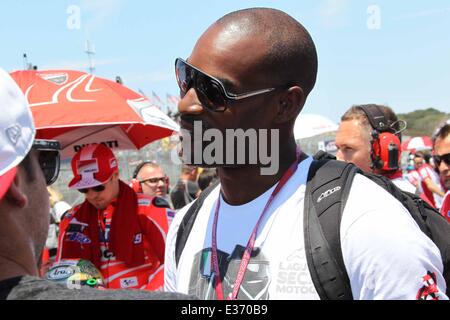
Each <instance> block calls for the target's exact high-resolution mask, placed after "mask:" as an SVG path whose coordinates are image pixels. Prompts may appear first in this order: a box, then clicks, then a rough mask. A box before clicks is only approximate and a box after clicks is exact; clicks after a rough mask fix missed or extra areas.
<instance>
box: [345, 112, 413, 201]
mask: <svg viewBox="0 0 450 320" xmlns="http://www.w3.org/2000/svg"><path fill="white" fill-rule="evenodd" d="M401 127H402V126H401V122H400V121H399V120H398V118H397V115H396V114H395V113H394V111H393V110H392V109H391V108H389V107H387V106H382V105H376V104H367V105H358V106H353V107H351V108H350V109H348V110H347V111H346V112H345V113H344V115H343V116H342V118H341V123H340V124H339V129H338V131H337V134H336V146H337V148H338V152H337V154H336V157H337V159H338V160H343V161H346V162H352V163H354V164H355V165H356V166H358V167H359V168H360V169H361V170H363V171H365V172H373V173H376V174H381V175H383V176H385V177H387V178H389V179H390V180H392V182H393V183H394V184H395V185H396V186H397V187H399V188H400V189H402V190H403V191H408V192H411V193H415V192H416V187H415V186H414V185H413V184H412V183H411V182H409V181H408V179H406V178H404V177H403V174H402V170H401V167H400V155H401V152H402V150H401V132H400V131H401V129H404V128H401Z"/></svg>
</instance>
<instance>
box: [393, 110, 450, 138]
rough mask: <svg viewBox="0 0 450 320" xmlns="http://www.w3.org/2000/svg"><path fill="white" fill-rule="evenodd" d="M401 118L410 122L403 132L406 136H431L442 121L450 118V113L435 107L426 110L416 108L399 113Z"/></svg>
mask: <svg viewBox="0 0 450 320" xmlns="http://www.w3.org/2000/svg"><path fill="white" fill-rule="evenodd" d="M397 116H398V118H399V119H400V120H404V121H406V122H407V123H408V126H407V129H406V130H405V131H404V132H403V135H404V136H411V137H415V136H429V137H431V136H432V135H433V133H434V130H435V129H436V128H437V126H439V125H440V124H441V123H442V122H444V121H446V120H448V119H450V113H445V112H442V111H439V110H436V109H433V108H428V109H425V110H416V111H413V112H409V113H399V114H397Z"/></svg>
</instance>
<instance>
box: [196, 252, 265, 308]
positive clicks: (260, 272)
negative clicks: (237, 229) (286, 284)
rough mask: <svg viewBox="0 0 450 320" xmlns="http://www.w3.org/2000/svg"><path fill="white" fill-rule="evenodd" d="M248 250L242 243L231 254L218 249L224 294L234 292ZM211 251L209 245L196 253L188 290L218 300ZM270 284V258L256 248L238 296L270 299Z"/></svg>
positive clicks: (251, 298) (208, 298)
mask: <svg viewBox="0 0 450 320" xmlns="http://www.w3.org/2000/svg"><path fill="white" fill-rule="evenodd" d="M244 251H245V247H242V246H236V247H235V248H234V250H233V253H232V254H231V255H230V254H228V253H226V252H223V251H220V250H218V251H217V256H218V260H219V270H220V277H221V279H222V290H223V295H224V297H227V296H228V295H229V294H230V293H231V292H233V286H234V282H235V281H236V277H237V273H238V270H239V266H240V264H241V259H242V256H243V254H244ZM211 252H212V250H211V248H206V249H203V250H202V251H201V252H199V253H197V254H196V255H195V257H194V263H193V267H192V270H191V277H190V281H189V292H188V293H189V294H192V295H195V296H197V297H199V298H200V299H205V300H214V299H217V296H216V291H215V280H214V270H213V266H212V264H211ZM269 284H270V266H269V261H268V260H267V259H266V258H265V257H264V255H263V254H262V252H261V250H260V248H255V249H254V250H253V251H252V255H251V259H250V262H249V264H248V266H247V270H246V272H245V276H244V280H243V281H242V284H241V287H240V289H239V293H238V296H237V298H238V299H239V300H267V299H269Z"/></svg>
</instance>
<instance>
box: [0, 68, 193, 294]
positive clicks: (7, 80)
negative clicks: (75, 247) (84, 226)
mask: <svg viewBox="0 0 450 320" xmlns="http://www.w3.org/2000/svg"><path fill="white" fill-rule="evenodd" d="M0 110H1V113H0V238H1V241H0V300H3V299H20V300H23V299H38V300H43V299H50V300H54V299H60V300H71V299H77V300H82V299H85V300H92V299H96V300H106V299H108V300H110V299H127V300H128V299H132V300H137V299H140V300H142V299H146V300H147V299H191V298H192V297H188V296H185V295H180V294H169V293H159V292H148V291H141V290H114V291H110V290H107V291H105V290H103V291H100V290H94V289H91V288H87V287H84V288H81V289H79V290H75V289H69V288H67V287H66V286H65V285H62V284H60V283H55V282H51V281H47V280H43V279H41V278H39V277H38V276H39V271H38V270H39V261H40V260H41V259H40V256H41V253H42V250H43V248H44V245H45V241H46V238H47V234H48V228H49V222H50V221H49V210H50V205H49V197H48V192H47V186H48V185H51V184H52V183H53V182H54V181H55V180H56V179H57V177H58V173H59V148H60V146H59V143H58V142H57V141H51V140H37V139H35V134H36V130H35V127H34V123H33V118H32V115H31V112H30V109H29V107H28V104H27V102H26V99H25V97H24V95H23V93H22V92H21V91H20V88H19V87H18V86H17V84H16V83H15V82H14V80H13V79H12V78H11V77H10V76H9V75H8V74H7V73H6V72H5V71H4V70H2V69H0Z"/></svg>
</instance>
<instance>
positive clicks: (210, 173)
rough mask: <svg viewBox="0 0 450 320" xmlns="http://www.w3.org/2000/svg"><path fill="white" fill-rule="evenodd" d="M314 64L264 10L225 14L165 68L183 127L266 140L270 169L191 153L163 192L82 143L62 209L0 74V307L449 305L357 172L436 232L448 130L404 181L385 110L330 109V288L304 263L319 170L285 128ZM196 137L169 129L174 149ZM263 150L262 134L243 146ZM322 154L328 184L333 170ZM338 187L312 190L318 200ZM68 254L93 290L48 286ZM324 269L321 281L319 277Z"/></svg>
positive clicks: (411, 233) (408, 234)
mask: <svg viewBox="0 0 450 320" xmlns="http://www.w3.org/2000/svg"><path fill="white" fill-rule="evenodd" d="M317 69H318V59H317V53H316V48H315V45H314V42H313V40H312V38H311V36H310V34H309V33H308V31H307V30H306V29H305V28H304V27H303V26H302V25H301V24H300V23H299V22H298V21H296V20H295V19H294V18H292V17H291V16H289V15H287V14H286V13H284V12H282V11H279V10H275V9H266V8H253V9H245V10H240V11H236V12H232V13H230V14H227V15H226V16H224V17H222V18H220V19H219V20H218V21H216V22H215V23H214V24H212V25H211V26H210V27H209V28H208V29H207V30H206V31H205V32H204V33H203V34H202V35H201V37H200V38H199V40H198V41H197V43H196V44H195V46H194V49H193V50H192V52H191V54H190V55H189V59H187V61H185V60H183V59H177V60H176V70H175V71H176V78H177V81H178V85H179V87H180V92H181V101H180V102H179V105H178V111H179V115H180V125H181V129H182V132H192V131H193V130H194V127H195V126H194V123H195V122H196V121H199V122H201V123H202V124H203V127H204V128H205V130H207V129H214V130H216V132H222V133H225V132H226V131H227V130H229V129H255V130H267V129H269V130H277V133H278V138H279V144H278V149H277V152H278V153H277V156H278V160H279V161H278V164H279V167H278V170H277V171H276V173H275V174H271V175H265V174H262V173H261V172H262V171H261V168H262V167H264V164H263V163H260V162H258V163H257V164H253V163H252V164H249V163H241V162H239V161H238V162H233V163H228V162H227V163H226V164H225V163H223V162H220V161H216V162H215V163H211V161H210V159H203V158H202V157H200V158H202V159H201V161H200V162H196V163H185V164H184V165H183V166H182V170H181V173H180V177H179V180H178V181H177V182H176V184H174V188H173V190H170V188H169V186H170V183H169V179H168V177H167V175H166V174H165V172H164V170H163V168H162V166H161V164H158V163H155V162H151V161H144V162H142V163H140V164H139V165H138V166H137V167H136V168H134V173H133V177H132V180H131V181H122V180H121V179H120V172H119V163H118V160H117V158H116V157H115V155H114V153H113V151H112V150H111V149H110V148H108V147H107V146H105V145H102V144H98V145H88V146H85V147H84V148H82V149H81V150H79V151H78V152H77V153H76V155H75V156H74V157H73V158H72V159H71V168H72V174H73V179H72V180H71V181H70V183H69V185H68V186H67V187H68V188H71V189H74V190H77V191H79V192H80V193H82V194H83V195H84V201H83V202H82V203H80V204H77V205H75V206H73V207H70V206H69V205H68V204H67V203H65V202H64V201H63V199H62V198H61V196H60V195H59V194H58V192H57V190H54V189H52V188H51V187H50V185H51V184H52V183H53V182H54V181H55V179H56V178H57V176H58V171H59V149H60V146H59V142H58V141H52V140H38V139H36V138H35V136H36V130H35V128H34V124H33V119H32V115H31V111H30V109H29V107H28V105H27V102H26V99H25V97H24V95H23V93H22V92H21V91H20V89H19V88H18V87H17V85H15V83H14V81H13V80H12V79H11V78H10V77H9V75H8V74H7V73H6V72H4V71H1V72H0V104H1V105H2V111H3V112H2V114H1V115H0V143H1V145H0V182H1V185H0V237H1V238H2V239H4V241H1V242H0V299H118V298H121V299H219V300H222V299H244V300H252V299H326V298H337V299H361V300H362V299H423V300H446V299H448V289H447V285H448V284H449V283H448V281H449V278H448V271H449V270H448V267H449V266H448V265H447V264H446V261H447V260H446V259H447V258H448V257H447V256H446V254H448V253H446V252H442V250H441V247H440V246H439V245H438V244H436V243H435V241H434V239H432V237H431V238H430V236H429V235H427V234H425V233H424V232H423V231H422V230H421V229H420V228H419V226H418V225H417V223H416V222H415V220H414V219H413V217H412V216H411V214H410V213H409V211H408V209H407V207H406V206H404V205H403V204H402V203H401V201H399V200H398V199H397V198H395V197H393V196H392V194H390V193H389V192H388V191H387V190H385V189H384V188H382V187H381V186H380V185H378V184H377V183H375V182H373V181H372V180H370V179H368V178H367V177H366V176H365V175H364V174H363V173H370V174H377V175H381V176H384V177H386V178H387V179H389V180H390V181H392V182H393V184H394V185H395V186H397V187H398V188H399V189H400V190H402V191H405V192H408V193H410V194H416V195H418V197H417V199H419V196H420V199H422V200H420V199H419V200H418V201H424V202H426V203H428V204H430V205H431V206H432V207H433V208H435V210H436V211H435V214H436V215H437V216H439V219H442V221H443V222H441V223H443V228H447V229H444V230H450V226H449V225H448V222H450V124H449V123H446V124H443V125H442V126H440V127H439V128H437V131H436V133H435V135H434V138H433V149H432V150H431V151H430V153H429V154H427V153H424V152H423V151H421V150H417V151H415V152H413V153H412V154H411V157H412V159H411V160H413V161H414V170H410V172H409V173H408V174H407V175H404V173H403V172H402V168H401V166H400V155H401V151H402V150H401V140H402V131H403V129H404V127H405V126H404V125H403V123H402V121H399V119H398V118H397V115H396V114H395V112H394V111H393V110H392V109H391V108H390V107H387V106H383V105H377V104H366V105H355V106H352V107H351V108H350V109H348V110H347V111H345V112H343V116H342V118H341V122H340V125H339V129H338V131H337V135H336V146H337V148H338V152H337V154H336V158H337V161H338V162H339V163H341V164H342V163H343V162H348V163H353V164H355V165H356V166H357V167H358V168H359V169H360V170H361V171H358V173H356V175H355V176H354V178H353V179H352V180H351V181H349V182H348V188H349V189H348V190H349V193H348V195H347V198H346V199H345V201H344V202H343V203H345V207H343V208H342V216H341V217H339V218H337V219H335V220H332V221H333V222H332V227H333V228H334V229H336V230H338V232H337V234H336V237H335V238H334V239H331V240H333V241H335V242H332V241H331V240H330V239H328V238H327V240H329V241H330V242H329V244H330V247H331V248H333V249H336V248H337V249H336V250H337V251H338V252H334V253H335V254H337V255H338V257H339V263H340V264H341V265H343V266H344V270H343V272H340V274H341V277H340V279H338V280H337V281H335V278H334V277H332V276H331V272H333V270H334V269H327V268H331V267H329V266H326V264H327V263H328V262H326V263H322V266H321V267H319V269H318V270H312V269H311V266H312V265H314V263H315V262H314V263H312V262H311V260H310V259H311V258H310V253H311V252H310V251H311V250H310V249H309V248H310V246H311V245H313V244H314V241H315V240H313V239H316V238H315V236H317V233H318V232H320V229H315V226H317V224H315V223H316V222H315V220H318V217H319V218H320V215H317V214H316V215H315V216H314V215H313V217H315V218H311V219H310V218H309V217H311V215H310V213H311V212H312V211H311V210H313V207H312V206H311V205H310V202H309V198H310V190H311V184H312V183H311V180H312V179H313V178H314V177H313V175H314V174H313V173H312V172H313V170H312V169H311V168H313V167H315V166H316V164H317V163H318V161H319V160H318V159H315V158H314V157H312V155H307V154H305V153H304V152H302V151H301V150H300V148H299V147H298V146H297V144H296V142H295V139H294V135H293V127H294V122H295V120H296V118H297V117H298V116H300V117H301V114H300V112H301V110H302V108H303V106H304V105H305V103H306V100H307V97H308V95H309V94H310V92H311V91H312V90H313V88H314V85H315V81H316V76H317ZM268 75H270V76H268ZM299 114H300V115H299ZM182 135H183V133H182ZM195 137H196V136H195V135H183V140H182V147H183V148H184V149H183V150H182V153H183V152H186V151H187V150H186V149H185V148H186V146H193V145H195V144H196V142H195V141H194V140H195ZM272 146H273V141H267V144H266V145H263V142H262V140H260V141H259V144H258V146H247V147H246V148H245V149H244V150H245V151H246V152H251V150H253V147H254V148H256V149H257V150H259V149H263V148H264V150H270V148H271V147H272ZM206 148H207V145H205V144H203V145H202V151H204V150H205V149H206ZM227 148H228V145H227V144H226V147H225V150H224V151H225V152H227V151H229V150H228V149H227ZM189 151H191V150H189ZM272 151H273V149H272ZM249 158H250V157H249ZM331 158H332V157H331V156H329V159H328V160H327V161H329V162H327V164H330V165H329V167H327V168H326V170H328V171H327V172H328V175H329V176H333V175H335V174H336V175H339V174H340V173H339V172H338V170H339V169H338V168H339V166H337V165H334V164H335V163H336V160H330V159H331ZM341 189H342V190H343V189H344V186H338V187H334V188H332V189H327V186H326V185H325V186H318V189H317V190H320V192H319V194H320V196H319V197H318V199H317V203H320V202H321V201H322V200H324V199H325V198H332V197H339V196H341V195H340V191H341ZM313 194H314V193H313ZM337 200H339V198H337ZM324 203H325V200H324ZM314 208H316V207H314ZM438 210H440V213H439V211H438ZM49 213H50V214H49ZM444 218H446V219H447V221H448V222H447V221H446V220H445V219H444ZM49 221H50V223H49ZM317 230H319V231H317ZM448 240H449V241H448V242H447V244H448V243H449V242H450V233H449V234H448ZM335 243H337V245H335ZM336 250H334V251H336ZM80 260H83V261H84V260H85V261H89V262H90V263H91V264H93V266H94V267H95V268H96V269H97V270H98V271H99V273H100V274H101V279H96V280H99V281H100V287H101V289H102V290H99V289H98V288H90V287H89V285H88V284H87V285H84V286H81V287H80V288H77V289H70V288H68V286H67V283H65V282H61V281H59V282H60V283H56V281H55V280H61V274H63V275H64V272H62V271H61V270H63V268H64V266H65V265H67V263H68V261H80ZM58 268H59V269H58ZM64 270H65V269H64ZM327 272H330V276H329V278H330V279H329V280H327V281H326V283H323V282H322V281H318V278H319V276H318V275H320V274H324V273H325V275H327ZM85 273H86V272H85ZM83 276H86V277H88V278H89V274H83ZM91 276H92V275H91ZM62 278H64V277H62ZM64 279H65V278H64ZM85 280H86V279H85ZM318 282H320V284H319V283H318ZM83 283H89V281H87V282H86V281H85V282H83Z"/></svg>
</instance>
